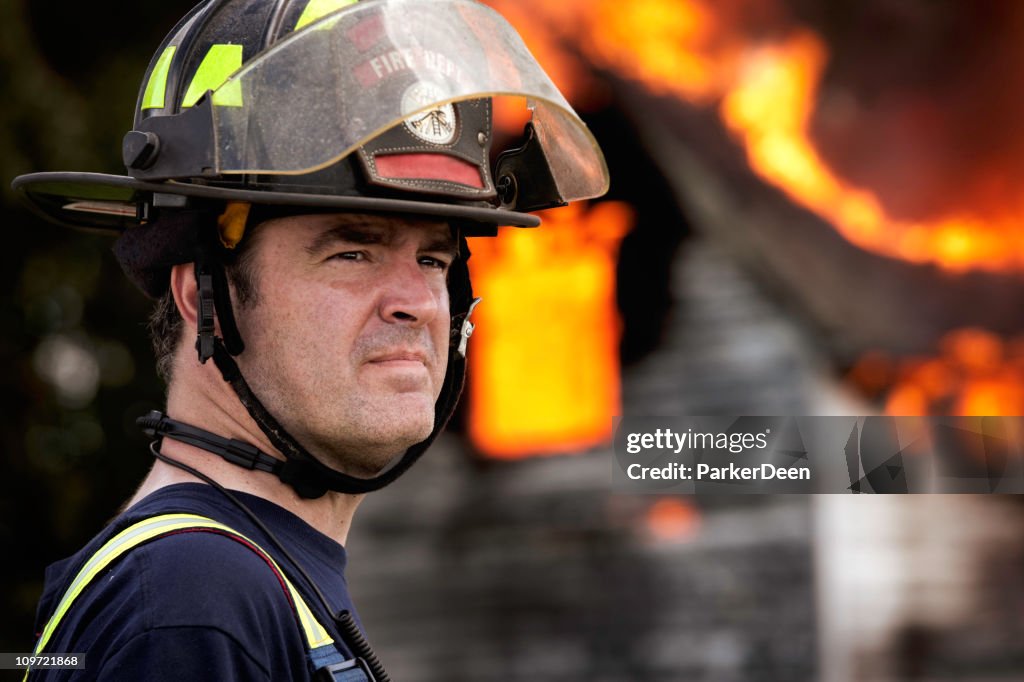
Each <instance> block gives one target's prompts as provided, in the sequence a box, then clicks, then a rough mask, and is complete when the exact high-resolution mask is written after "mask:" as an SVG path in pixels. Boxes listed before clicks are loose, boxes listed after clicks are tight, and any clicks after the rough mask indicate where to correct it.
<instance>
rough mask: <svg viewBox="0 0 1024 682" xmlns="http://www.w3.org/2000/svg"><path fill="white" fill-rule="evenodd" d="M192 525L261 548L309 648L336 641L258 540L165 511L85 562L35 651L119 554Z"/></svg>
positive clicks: (199, 518)
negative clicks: (283, 588) (292, 606)
mask: <svg viewBox="0 0 1024 682" xmlns="http://www.w3.org/2000/svg"><path fill="white" fill-rule="evenodd" d="M189 528H210V529H214V530H219V531H223V532H225V533H229V534H231V535H234V536H235V537H238V538H241V539H243V540H245V541H246V542H247V543H249V544H250V545H252V546H253V547H255V548H256V549H258V550H259V552H260V554H261V555H262V556H263V557H265V558H266V559H267V560H268V561H269V562H270V563H271V565H273V567H274V569H275V570H276V571H277V572H278V574H279V575H280V576H281V577H282V578H284V582H285V586H286V587H287V588H288V593H289V594H290V595H291V598H292V602H293V603H294V604H295V611H296V612H297V613H298V617H299V623H300V625H301V626H302V631H303V634H304V635H305V636H306V642H307V643H308V644H309V647H310V648H315V647H318V646H323V645H325V644H333V643H334V639H332V638H331V636H330V635H329V634H328V633H327V630H326V629H325V628H324V627H323V625H321V624H320V622H319V621H318V620H317V619H316V616H314V615H313V611H312V610H311V609H310V608H309V605H308V604H306V601H305V600H304V599H303V598H302V595H300V594H299V592H298V590H296V589H295V586H294V585H292V582H291V580H289V579H288V577H287V576H285V574H284V572H283V571H282V570H281V568H280V566H278V565H277V562H275V561H274V559H273V558H271V556H270V555H269V554H267V552H266V551H265V550H263V549H262V548H261V547H260V546H259V545H257V544H256V543H255V542H253V541H252V540H250V539H249V538H247V537H246V536H244V535H242V534H241V533H239V532H238V531H236V530H234V529H233V528H231V527H229V526H225V525H224V524H222V523H219V522H217V521H214V520H213V519H209V518H207V517H205V516H198V515H195V514H163V515H161V516H154V517H152V518H149V519H145V520H144V521H140V522H138V523H136V524H134V525H132V526H129V527H128V528H126V529H124V530H123V531H121V532H120V533H118V534H117V535H115V536H114V537H112V538H111V539H110V540H108V541H107V542H106V544H104V545H103V547H101V548H100V549H99V551H97V552H96V553H95V554H94V555H92V557H91V558H90V559H89V561H87V562H86V563H85V566H83V567H82V569H81V570H80V571H79V572H78V575H76V576H75V579H74V580H73V581H72V582H71V587H69V588H68V591H67V592H65V593H64V596H63V597H62V598H61V600H60V604H58V605H57V610H56V611H54V613H53V616H51V617H50V620H49V622H47V623H46V627H45V628H43V633H42V635H40V637H39V641H38V642H37V643H36V647H35V653H36V654H39V653H41V652H42V651H43V648H44V647H45V646H46V644H47V642H49V641H50V637H51V636H53V633H54V631H55V630H56V629H57V626H58V625H59V624H60V622H61V620H62V619H63V618H64V616H65V615H66V614H67V612H68V609H70V608H71V605H72V604H73V603H74V601H75V600H76V599H77V598H78V596H79V595H80V594H81V593H82V591H83V590H84V589H85V588H86V587H87V586H88V585H89V583H90V582H91V581H92V580H93V579H94V578H95V577H96V576H97V575H98V574H99V573H100V572H102V571H103V570H104V569H105V568H106V567H107V566H109V565H110V564H111V563H112V562H113V561H114V560H115V559H117V558H118V557H120V556H121V555H122V554H124V553H125V552H127V551H128V550H130V549H132V548H133V547H136V546H138V545H140V544H142V543H144V542H146V541H147V540H152V539H153V538H155V537H157V536H159V535H165V534H167V533H171V532H174V531H179V530H187V529H189Z"/></svg>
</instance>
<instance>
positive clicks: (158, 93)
mask: <svg viewBox="0 0 1024 682" xmlns="http://www.w3.org/2000/svg"><path fill="white" fill-rule="evenodd" d="M177 49H178V48H177V47H176V46H174V45H169V46H168V47H166V48H165V49H164V51H163V52H161V53H160V59H158V60H156V65H155V66H154V67H153V73H151V74H150V75H149V82H148V83H146V91H145V92H144V93H143V95H142V108H143V109H163V108H164V101H165V99H164V98H165V97H166V95H167V74H168V73H170V71H171V59H172V58H173V57H174V51H175V50H177Z"/></svg>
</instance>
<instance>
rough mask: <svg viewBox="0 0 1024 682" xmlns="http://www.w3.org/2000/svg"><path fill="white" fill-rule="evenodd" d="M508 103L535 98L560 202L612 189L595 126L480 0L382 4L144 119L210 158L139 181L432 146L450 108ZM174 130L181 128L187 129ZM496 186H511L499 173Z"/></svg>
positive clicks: (539, 133) (354, 12) (149, 172)
mask: <svg viewBox="0 0 1024 682" xmlns="http://www.w3.org/2000/svg"><path fill="white" fill-rule="evenodd" d="M504 97H509V98H521V99H519V101H520V102H521V101H522V100H523V99H525V101H526V105H527V107H528V108H529V109H530V111H531V114H532V121H531V123H532V126H531V127H532V130H531V132H530V136H531V138H533V140H532V142H531V143H530V144H531V145H533V146H534V149H533V150H532V151H531V152H530V156H531V157H532V158H533V159H534V160H536V159H537V158H543V160H544V161H545V162H546V166H547V171H548V172H549V174H550V178H545V181H546V182H549V183H553V186H554V189H555V190H556V194H557V196H558V198H560V199H561V200H562V201H566V202H567V201H573V200H576V199H585V198H590V197H595V196H599V195H601V194H603V193H604V192H605V191H606V190H607V188H608V170H607V167H606V165H605V162H604V158H603V156H602V154H601V151H600V149H599V147H598V145H597V143H596V141H595V140H594V138H593V136H592V135H591V134H590V132H589V131H588V130H587V127H586V125H585V124H584V123H583V122H582V121H581V120H580V118H579V116H578V115H577V114H576V113H575V112H574V111H573V109H572V107H571V106H570V105H569V103H568V102H567V101H566V100H565V98H564V97H563V96H562V94H561V93H560V92H559V91H558V89H557V88H556V87H555V85H554V84H553V83H552V82H551V79H550V78H548V76H547V74H545V73H544V71H543V70H542V69H541V68H540V66H539V65H538V64H537V62H536V60H534V58H533V56H532V55H531V54H530V53H529V51H528V50H527V48H526V46H525V45H524V44H523V41H522V39H521V38H520V37H519V35H518V34H517V33H516V31H515V30H514V29H513V28H512V27H511V26H510V25H509V24H508V23H507V22H506V21H505V20H504V19H503V18H502V17H501V16H500V15H498V14H497V13H495V12H494V11H493V10H491V9H490V8H488V7H485V6H483V5H480V4H478V3H476V2H473V1H471V0H371V1H370V2H360V3H359V4H357V5H353V6H350V7H348V8H345V9H343V10H340V11H338V12H335V13H333V14H329V15H327V16H325V17H324V18H322V19H320V20H319V21H317V22H315V23H312V24H310V25H308V26H306V27H304V28H303V29H301V30H300V31H297V32H296V33H293V34H291V35H290V36H288V37H287V38H285V39H284V40H282V41H280V42H279V43H277V44H275V45H274V46H273V47H271V48H270V49H268V50H266V51H265V52H264V53H262V54H260V55H259V56H258V57H256V58H255V59H253V60H252V61H251V62H249V63H248V64H246V65H245V66H244V67H242V69H241V70H239V71H238V72H237V73H235V74H234V75H233V76H232V77H231V78H230V79H228V80H227V81H226V82H224V83H223V84H222V85H221V86H220V87H218V88H217V89H216V90H215V91H213V93H212V95H210V96H208V97H207V98H205V99H203V100H201V101H200V102H199V103H198V104H197V106H195V107H193V108H191V109H188V110H186V111H185V112H183V113H182V114H179V115H177V116H162V117H151V118H148V119H145V120H144V121H143V123H142V126H141V129H142V130H143V131H145V130H147V128H149V129H152V130H153V131H154V132H155V133H156V134H158V135H160V137H161V138H162V139H164V140H165V141H166V142H168V143H171V144H173V143H174V142H175V139H174V138H175V137H178V138H181V144H185V143H186V139H185V137H184V134H183V133H182V132H180V131H185V132H186V133H189V134H190V135H191V139H192V140H193V142H192V146H193V147H194V148H195V149H197V150H199V151H201V153H199V154H198V155H197V156H200V157H201V159H200V160H197V159H195V158H193V159H190V161H189V163H184V164H183V163H180V162H176V161H175V159H174V158H171V159H170V161H171V163H166V162H165V163H160V162H158V163H155V164H153V165H152V166H151V167H149V168H147V169H145V170H133V172H132V174H133V175H134V176H135V177H136V178H140V179H174V178H176V177H177V178H181V177H196V176H199V175H218V176H231V175H241V174H250V173H259V174H274V175H301V174H306V173H311V172H314V171H317V170H319V169H323V168H326V167H328V166H330V165H332V164H334V163H337V162H338V161H339V160H341V159H342V158H344V157H346V156H348V155H349V154H351V153H353V152H354V151H355V150H357V149H358V148H359V147H361V146H362V145H364V144H366V143H367V142H369V141H371V140H373V139H374V138H375V137H377V136H378V135H381V134H382V133H383V132H385V131H387V130H389V129H391V128H393V127H394V126H397V125H403V124H404V125H410V126H413V125H414V126H417V127H418V128H419V129H420V130H421V132H423V135H424V136H425V137H426V139H430V137H429V136H430V135H431V134H436V135H440V136H443V135H444V134H446V133H445V132H444V126H442V125H440V124H442V123H444V122H443V121H440V120H439V118H442V117H443V116H444V115H445V112H446V111H451V106H449V105H451V104H452V103H455V102H460V101H465V100H474V99H482V98H491V99H498V98H504ZM175 119H182V120H181V121H179V122H178V123H179V124H180V125H178V126H177V128H179V129H180V131H175V130H174V127H175V126H174V123H175V121H174V120H175ZM186 119H187V120H186ZM189 131H191V132H189ZM196 141H198V142H199V143H200V144H203V145H204V147H205V151H203V150H202V148H200V147H197V146H196V144H197V143H196ZM438 141H439V142H443V140H440V139H439V140H438ZM538 151H539V152H540V156H538V155H537V153H538ZM172 156H173V155H172ZM186 156H188V155H178V159H183V158H185V157H186ZM500 165H501V164H500V162H499V166H500ZM495 177H496V179H498V180H499V183H500V168H499V169H498V172H496V173H495ZM521 210H522V209H521ZM525 210H530V209H528V208H527V209H525Z"/></svg>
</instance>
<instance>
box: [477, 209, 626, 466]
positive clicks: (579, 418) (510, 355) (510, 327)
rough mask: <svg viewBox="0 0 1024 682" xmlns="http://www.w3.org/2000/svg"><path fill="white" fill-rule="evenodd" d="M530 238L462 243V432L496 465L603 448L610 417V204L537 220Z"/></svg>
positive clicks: (614, 379)
mask: <svg viewBox="0 0 1024 682" xmlns="http://www.w3.org/2000/svg"><path fill="white" fill-rule="evenodd" d="M543 219H544V225H543V227H542V228H541V229H539V230H512V229H505V230H503V231H502V233H501V235H500V236H499V237H498V238H495V239H477V240H473V243H472V244H470V248H471V250H472V252H473V255H472V258H470V260H469V265H470V271H471V274H472V276H473V283H474V287H475V289H476V290H477V291H478V292H479V293H480V295H481V296H482V297H483V299H484V301H483V303H481V305H480V306H479V307H478V308H477V309H476V311H475V312H474V313H473V320H474V322H475V324H476V332H475V333H474V336H473V340H472V342H471V343H470V344H469V352H468V358H469V376H470V377H471V381H470V385H469V435H470V438H471V439H472V440H473V443H474V444H475V445H476V446H477V448H479V449H480V450H481V451H482V452H484V453H485V454H488V455H491V456H493V457H499V458H514V457H521V456H523V455H525V454H544V453H554V452H574V451H580V450H584V449H587V448H589V447H593V446H595V445H598V444H600V443H603V442H605V441H606V440H607V439H608V438H609V436H610V434H611V417H612V415H615V414H619V413H620V408H619V363H618V336H619V331H618V330H619V322H618V313H617V311H616V309H615V258H616V254H617V252H618V245H619V241H620V240H621V239H622V237H623V236H624V235H625V234H626V233H627V232H628V231H629V229H630V227H631V225H632V221H633V215H632V211H631V209H630V208H629V207H628V206H627V205H626V204H623V203H621V202H603V203H600V204H594V205H589V206H588V205H586V204H573V205H572V206H570V207H567V208H562V209H557V210H554V211H548V212H545V214H544V215H543Z"/></svg>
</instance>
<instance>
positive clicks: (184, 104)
mask: <svg viewBox="0 0 1024 682" xmlns="http://www.w3.org/2000/svg"><path fill="white" fill-rule="evenodd" d="M240 68H242V46H241V45H222V44H217V45H211V46H210V51H209V52H207V53H206V56H205V57H203V61H202V62H201V63H200V64H199V68H198V69H196V75H194V76H193V77H192V82H191V83H189V84H188V90H187V91H185V97H184V99H182V100H181V108H182V109H185V108H188V107H190V106H192V105H194V104H195V103H196V102H198V101H199V98H200V97H202V96H203V95H204V94H206V91H207V90H213V91H214V96H213V103H214V104H216V105H218V106H222V107H240V106H242V83H241V81H237V80H236V81H234V82H232V83H229V84H228V85H227V87H225V88H223V89H220V86H221V85H223V84H224V81H226V80H227V79H228V78H229V77H230V76H231V74H233V73H234V72H235V71H238V70H239V69H240Z"/></svg>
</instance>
